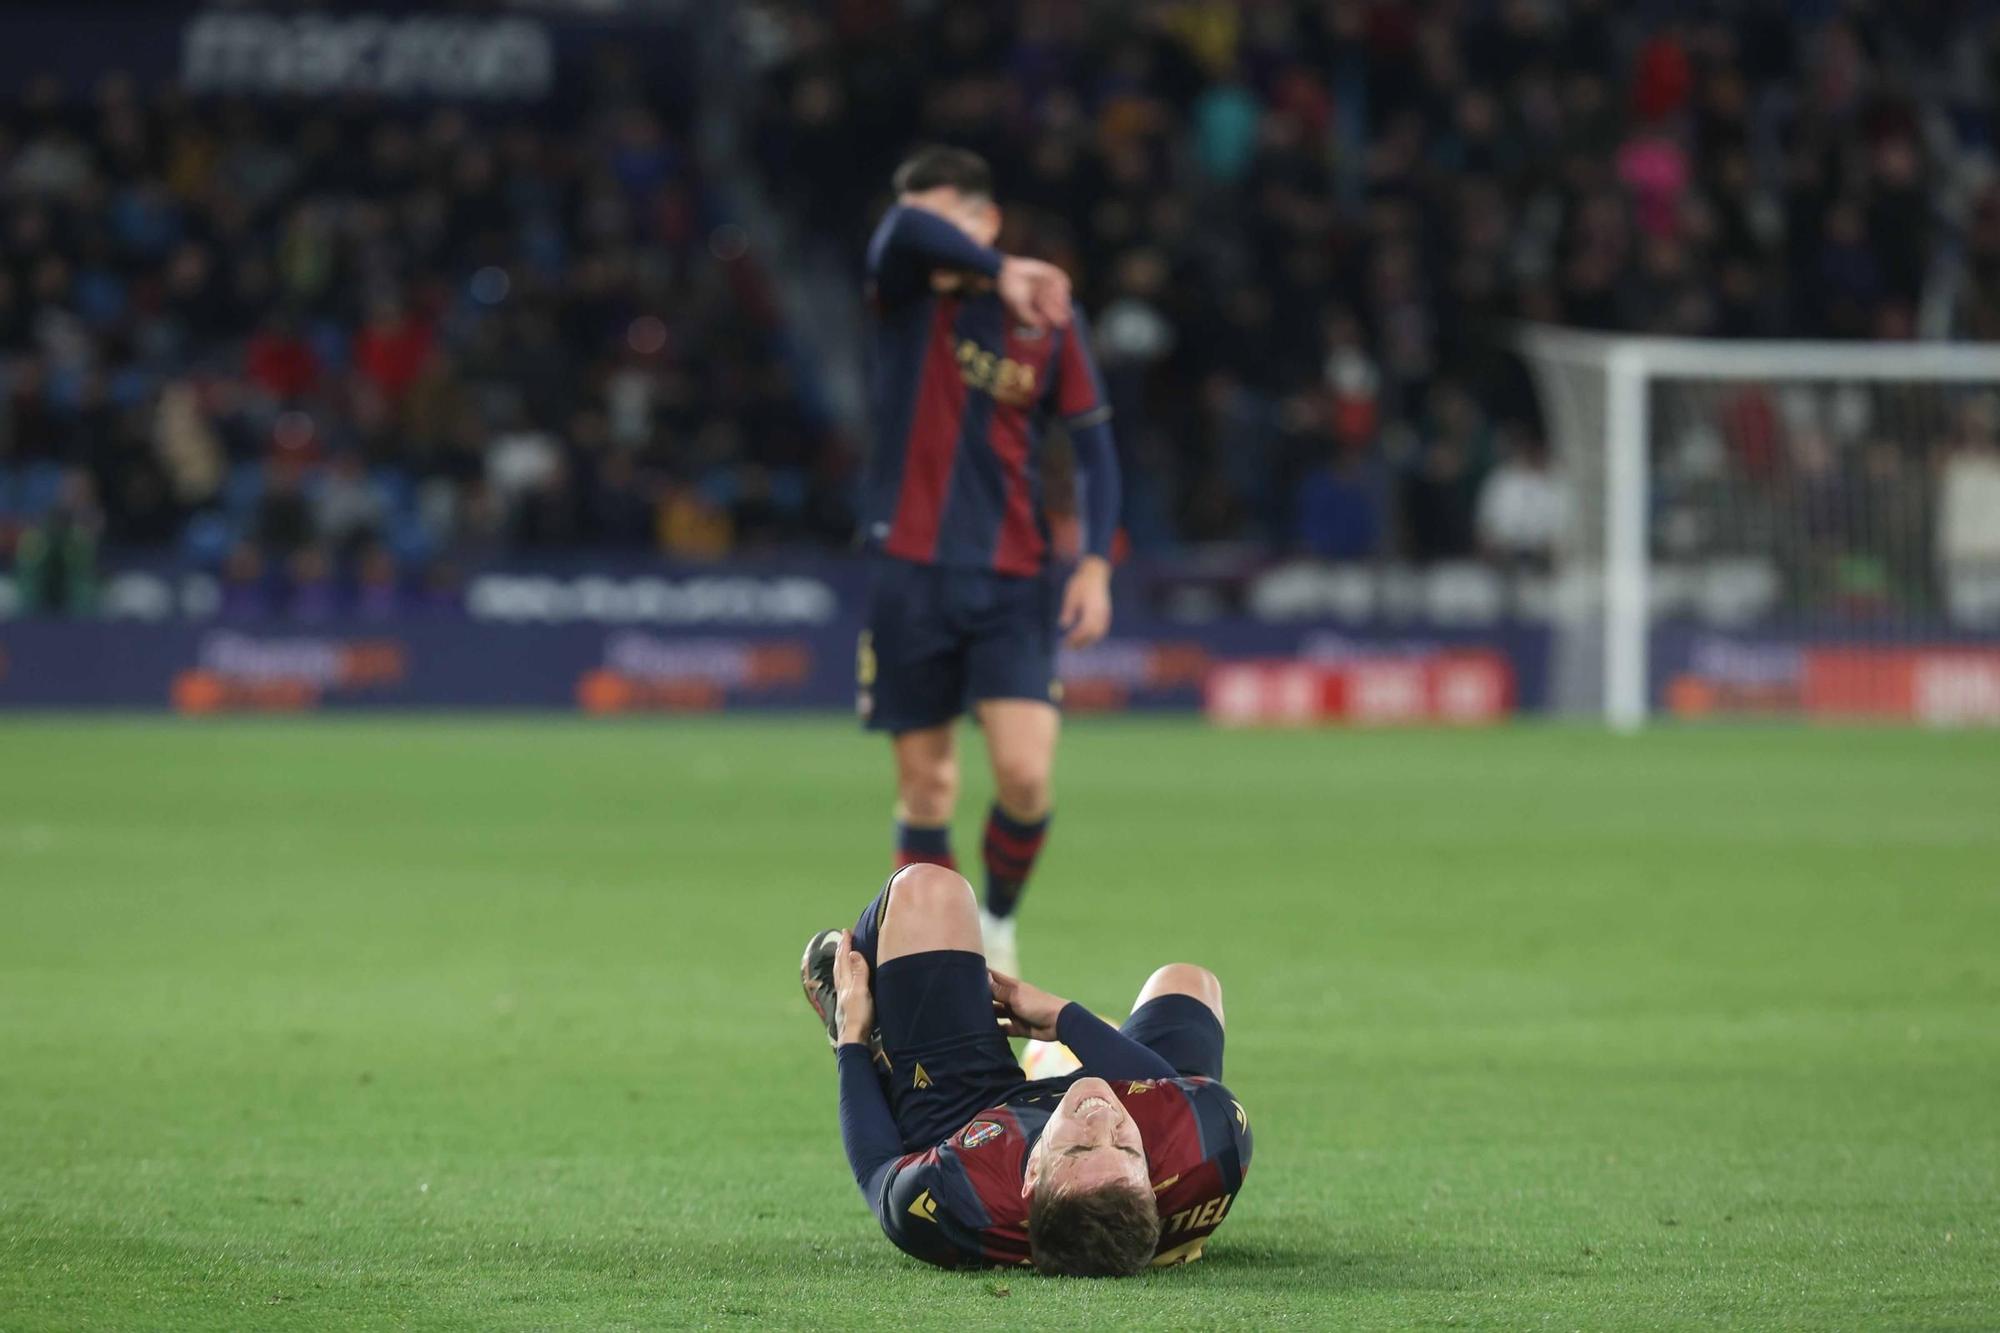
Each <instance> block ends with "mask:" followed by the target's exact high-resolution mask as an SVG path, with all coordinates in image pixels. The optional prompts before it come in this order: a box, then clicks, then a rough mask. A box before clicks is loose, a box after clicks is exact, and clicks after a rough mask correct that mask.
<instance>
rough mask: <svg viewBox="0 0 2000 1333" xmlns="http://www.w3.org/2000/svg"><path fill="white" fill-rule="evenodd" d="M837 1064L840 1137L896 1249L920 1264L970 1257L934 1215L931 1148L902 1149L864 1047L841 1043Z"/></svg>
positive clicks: (950, 1263) (951, 1264)
mask: <svg viewBox="0 0 2000 1333" xmlns="http://www.w3.org/2000/svg"><path fill="white" fill-rule="evenodd" d="M837 1059H838V1060H839V1063H840V1140H841V1143H842V1144H843V1145H844V1146H845V1147H846V1149H847V1164H848V1166H850V1167H852V1168H853V1170H854V1182H855V1184H857V1185H859V1186H860V1187H861V1197H862V1198H863V1199H865V1200H867V1201H868V1208H869V1211H870V1212H872V1213H874V1214H875V1220H876V1221H877V1222H878V1223H880V1224H881V1227H882V1233H883V1234H884V1235H886V1236H887V1237H888V1238H889V1239H890V1240H891V1241H892V1242H894V1244H895V1246H896V1248H897V1249H899V1250H901V1251H903V1253H905V1254H907V1255H910V1256H911V1257H912V1258H916V1259H922V1260H924V1261H925V1262H926V1263H933V1264H938V1265H941V1266H943V1267H945V1268H956V1267H959V1266H961V1265H963V1264H965V1263H968V1262H970V1261H971V1260H970V1256H968V1255H967V1254H966V1253H965V1252H964V1251H963V1250H961V1249H960V1248H959V1247H958V1246H957V1245H955V1244H953V1243H952V1240H951V1238H950V1236H948V1235H947V1234H946V1233H945V1229H944V1226H943V1224H942V1223H941V1222H940V1220H939V1213H940V1211H941V1204H940V1202H939V1195H940V1194H941V1193H942V1191H941V1190H940V1189H939V1188H938V1175H939V1172H938V1165H937V1150H936V1149H935V1148H933V1149H931V1150H930V1151H929V1152H921V1153H905V1152H904V1151H903V1141H902V1136H901V1135H900V1134H899V1133H898V1132H897V1130H896V1122H895V1120H894V1119H893V1118H892V1117H891V1116H890V1114H889V1102H888V1099H887V1098H886V1097H884V1096H883V1095H882V1080H881V1079H880V1078H878V1077H876V1074H875V1064H874V1061H873V1059H872V1058H871V1057H870V1056H869V1054H868V1048H867V1047H866V1046H864V1045H861V1044H860V1043H858V1042H847V1043H843V1044H842V1046H841V1048H840V1052H839V1054H838V1056H837Z"/></svg>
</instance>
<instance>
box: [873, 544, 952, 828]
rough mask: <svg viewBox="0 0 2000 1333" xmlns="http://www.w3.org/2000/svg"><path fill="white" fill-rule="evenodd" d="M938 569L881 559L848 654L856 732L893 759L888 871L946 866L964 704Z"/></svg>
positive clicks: (948, 610)
mask: <svg viewBox="0 0 2000 1333" xmlns="http://www.w3.org/2000/svg"><path fill="white" fill-rule="evenodd" d="M944 574H945V571H942V570H939V569H936V568H933V567H930V566H925V565H914V564H911V563H909V562H908V561H905V560H895V559H892V558H889V557H887V556H884V557H880V558H878V559H877V560H876V561H875V562H874V564H873V565H872V567H871V569H870V572H869V581H868V603H867V610H866V626H865V628H864V629H863V630H862V633H861V639H860V642H859V644H858V645H857V649H856V653H855V664H854V665H855V682H856V686H857V701H858V704H859V707H860V711H861V718H862V721H863V724H864V725H866V726H867V727H868V729H869V730H871V731H886V732H888V733H889V735H890V738H891V741H890V745H891V751H892V753H893V754H894V757H895V761H896V855H895V864H896V865H897V866H905V865H913V864H916V863H918V862H929V863H932V864H935V865H943V866H950V865H953V864H954V861H953V859H952V854H951V816H952V809H953V807H954V806H955V805H956V803H957V801H958V752H957V748H956V743H955V741H954V739H953V734H952V732H953V728H952V723H953V721H954V719H956V718H957V717H958V714H959V713H960V712H961V711H962V710H963V708H964V706H965V652H964V645H963V644H962V642H961V641H960V638H959V634H958V630H957V627H956V625H955V624H954V622H953V620H952V618H951V611H952V608H951V606H950V603H949V600H948V596H947V594H948V587H947V585H946V583H945V582H944Z"/></svg>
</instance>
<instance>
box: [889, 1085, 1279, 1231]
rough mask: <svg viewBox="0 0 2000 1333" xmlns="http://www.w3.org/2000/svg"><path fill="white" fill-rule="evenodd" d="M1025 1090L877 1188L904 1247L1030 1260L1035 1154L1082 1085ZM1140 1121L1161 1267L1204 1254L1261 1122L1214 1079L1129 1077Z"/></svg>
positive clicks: (1126, 1094)
mask: <svg viewBox="0 0 2000 1333" xmlns="http://www.w3.org/2000/svg"><path fill="white" fill-rule="evenodd" d="M1074 1077H1075V1076H1074V1075H1071V1076H1069V1077H1066V1078H1061V1079H1047V1080H1044V1081H1042V1082H1040V1083H1030V1084H1026V1085H1024V1086H1023V1087H1022V1089H1021V1090H1020V1091H1019V1092H1018V1093H1016V1094H1015V1095H1014V1096H1013V1097H1011V1098H1009V1099H1008V1100H1007V1102H1006V1103H1004V1104H1003V1105H1000V1106H995V1107H991V1108H989V1109H987V1110H984V1111H981V1112H980V1113H979V1114H978V1115H977V1116H975V1117H974V1118H973V1119H972V1121H971V1122H970V1123H969V1124H967V1125H966V1126H965V1128H964V1129H961V1130H960V1131H958V1132H957V1133H955V1134H953V1135H952V1136H951V1137H950V1138H948V1139H946V1140H945V1141H944V1142H943V1143H940V1144H938V1145H936V1146H935V1147H932V1148H929V1149H926V1150H925V1151H923V1152H913V1153H908V1154H905V1155H904V1156H902V1157H899V1158H897V1159H896V1161H895V1162H894V1163H893V1165H891V1166H890V1167H889V1168H888V1169H887V1171H886V1172H884V1173H883V1174H881V1175H880V1176H879V1177H878V1178H877V1181H876V1182H871V1183H875V1188H876V1189H877V1191H879V1192H878V1193H877V1195H876V1197H875V1198H874V1199H873V1200H872V1202H873V1203H874V1205H875V1216H876V1219H877V1220H878V1221H879V1222H880V1223H881V1224H882V1229H883V1231H884V1232H886V1233H887V1234H888V1236H889V1238H890V1240H892V1241H894V1242H895V1244H896V1246H897V1248H898V1249H901V1250H902V1251H903V1252H904V1253H906V1254H909V1255H911V1256H912V1257H914V1258H918V1259H922V1260H924V1261H925V1262H926V1263H933V1264H938V1265H940V1266H942V1267H946V1268H961V1267H977V1266H981V1265H987V1264H1025V1263H1027V1262H1028V1258H1029V1254H1028V1200H1027V1199H1026V1198H1025V1197H1023V1196H1022V1193H1021V1179H1022V1175H1023V1173H1024V1171H1025V1163H1026V1161H1027V1157H1028V1153H1029V1152H1030V1151H1031V1150H1032V1149H1033V1147H1034V1145H1035V1140H1037V1139H1039V1138H1040V1137H1041V1135H1042V1130H1043V1129H1044V1128H1045V1127H1046V1126H1047V1124H1048V1120H1049V1113H1050V1112H1051V1111H1052V1110H1054V1109H1055V1106H1056V1103H1058V1102H1059V1101H1061V1100H1062V1094H1063V1091H1064V1089H1065V1088H1066V1087H1067V1086H1068V1084H1069V1083H1070V1082H1071V1080H1072V1079H1073V1078H1074ZM1111 1090H1112V1093H1113V1094H1114V1095H1115V1096H1116V1097H1117V1098H1118V1100H1119V1102H1120V1103H1122V1104H1123V1105H1124V1107H1125V1110H1126V1111H1127V1112H1128V1113H1129V1114H1130V1115H1131V1116H1132V1118H1133V1119H1134V1120H1136V1121H1137V1122H1138V1123H1139V1132H1140V1136H1141V1138H1142V1139H1143V1141H1144V1143H1145V1146H1146V1166H1147V1171H1148V1173H1149V1174H1150V1175H1151V1177H1152V1181H1153V1194H1154V1198H1155V1200H1156V1202H1157V1205H1158V1207H1159V1210H1160V1239H1159V1244H1158V1246H1157V1247H1156V1249H1155V1252H1154V1258H1153V1263H1154V1265H1155V1266H1163V1265H1168V1264H1177V1263H1187V1262H1189V1261H1190V1260H1194V1259H1198V1258H1200V1257H1201V1253H1202V1249H1203V1248H1204V1247H1205V1246H1206V1245H1207V1243H1208V1238H1209V1236H1210V1235H1211V1234H1212V1233H1213V1232H1214V1231H1215V1229H1216V1228H1217V1227H1218V1226H1220V1225H1222V1220H1223V1218H1225V1217H1226V1216H1228V1214H1229V1208H1230V1205H1231V1204H1232V1203H1233V1202H1234V1201H1235V1199H1236V1195H1237V1193H1238V1192H1239V1191H1240V1190H1241V1189H1242V1188H1243V1180H1244V1177H1245V1176H1247V1175H1248V1174H1249V1171H1250V1157H1251V1153H1252V1150H1253V1148H1252V1140H1251V1135H1250V1119H1249V1116H1248V1115H1246V1114H1245V1113H1244V1110H1243V1106H1242V1103H1240V1102H1238V1101H1237V1100H1236V1098H1235V1097H1234V1096H1233V1095H1231V1093H1230V1091H1229V1089H1227V1088H1225V1087H1223V1086H1222V1084H1220V1083H1217V1082H1215V1081H1214V1080H1212V1079H1206V1078H1166V1079H1139V1080H1129V1081H1126V1080H1120V1081H1114V1082H1113V1083H1112V1084H1111Z"/></svg>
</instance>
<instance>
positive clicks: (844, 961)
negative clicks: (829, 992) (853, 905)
mask: <svg viewBox="0 0 2000 1333" xmlns="http://www.w3.org/2000/svg"><path fill="white" fill-rule="evenodd" d="M833 994H834V998H835V1003H836V1005H837V1008H836V1009H835V1012H836V1013H837V1014H838V1015H839V1016H840V1017H839V1022H840V1044H841V1045H843V1046H845V1045H846V1044H847V1043H848V1042H850V1041H858V1042H861V1043H863V1044H864V1045H865V1044H866V1043H867V1041H868V1036H869V1034H870V1033H872V1032H874V1031H875V992H874V991H872V990H870V989H869V987H868V960H867V959H866V958H863V957H862V956H861V955H860V954H859V953H856V952H855V950H854V932H853V931H851V930H843V931H841V932H840V948H839V950H838V951H837V952H835V954H834V955H833Z"/></svg>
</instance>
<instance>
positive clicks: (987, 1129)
mask: <svg viewBox="0 0 2000 1333" xmlns="http://www.w3.org/2000/svg"><path fill="white" fill-rule="evenodd" d="M1003 1133H1005V1131H1004V1130H1002V1129H1001V1128H1000V1126H998V1125H996V1124H994V1123H993V1122H992V1121H991V1120H975V1121H973V1122H972V1123H971V1124H969V1125H967V1126H966V1127H965V1132H964V1133H963V1134H961V1135H959V1136H958V1142H959V1146H961V1147H965V1148H977V1147H978V1146H979V1145H980V1144H982V1143H991V1142H992V1141H993V1140H995V1139H997V1138H999V1137H1000V1135H1001V1134H1003Z"/></svg>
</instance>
